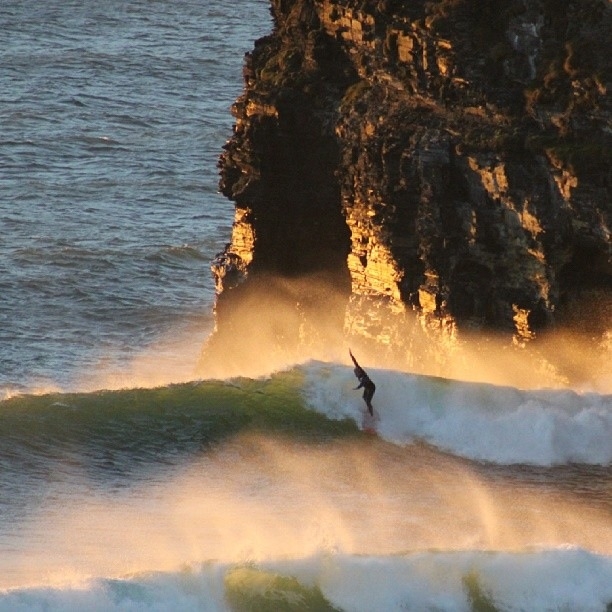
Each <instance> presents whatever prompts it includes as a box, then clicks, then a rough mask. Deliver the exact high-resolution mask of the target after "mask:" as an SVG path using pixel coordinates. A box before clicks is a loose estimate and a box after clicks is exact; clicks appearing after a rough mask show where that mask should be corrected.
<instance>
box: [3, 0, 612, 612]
mask: <svg viewBox="0 0 612 612" xmlns="http://www.w3.org/2000/svg"><path fill="white" fill-rule="evenodd" d="M271 27H272V26H271V20H270V15H269V12H268V3H267V2H266V1H264V0H245V1H244V2H241V3H240V5H236V4H232V3H224V2H221V1H220V0H208V1H207V2H199V1H195V0H186V1H185V2H181V3H174V2H169V1H168V0H155V1H154V2H150V1H147V2H144V1H136V2H130V3H124V2H122V1H120V0H102V1H100V0H97V1H96V2H93V0H86V1H85V2H81V1H79V2H77V1H76V0H69V1H66V2H59V1H55V0H50V1H49V2H45V3H38V4H37V5H36V6H32V5H31V4H29V3H23V2H19V1H17V0H8V1H7V2H4V3H3V4H2V6H1V7H0V41H2V49H3V51H2V56H3V61H2V62H1V63H0V64H1V67H0V85H1V86H2V87H0V90H1V92H2V93H1V94H0V120H1V121H2V125H3V132H2V136H1V137H0V162H1V169H0V184H1V185H2V188H3V190H2V198H0V224H1V230H2V231H1V232H0V235H1V238H0V363H1V367H0V610H2V611H4V610H6V611H11V612H12V611H15V610H17V611H21V610H23V611H31V610H48V611H68V610H69V611H72V610H100V611H106V610H132V611H133V610H139V611H140V610H157V611H165V610H211V611H215V612H216V611H219V612H225V611H242V610H275V611H276V610H342V611H363V612H370V611H382V610H385V611H386V610H389V611H394V610H414V611H418V612H420V611H422V610H439V611H446V610H449V611H474V610H477V611H483V610H487V611H492V610H499V611H502V610H504V611H505V610H530V611H531V610H535V611H539V610H542V611H544V610H546V611H548V610H563V611H566V610H579V611H583V610H584V611H591V610H592V611H601V612H603V611H607V610H610V609H611V607H612V395H610V389H611V388H612V372H611V373H610V377H609V379H605V375H604V377H603V378H601V377H600V378H599V379H598V381H597V385H592V386H589V385H586V384H582V385H580V386H579V387H578V386H576V387H572V386H570V385H568V384H565V383H563V382H562V381H556V380H555V378H554V377H549V378H544V377H540V374H539V373H538V372H534V376H533V380H535V381H536V382H537V380H538V377H540V380H541V381H542V384H539V385H538V384H534V383H533V380H532V381H531V384H529V385H520V384H515V383H514V382H513V380H512V377H511V376H509V375H508V376H505V372H504V367H502V368H501V369H500V370H501V371H500V372H498V374H497V375H496V376H492V375H490V373H489V370H488V369H487V367H486V366H490V367H491V371H492V369H493V365H494V364H493V363H492V362H490V363H482V362H481V366H482V367H478V368H472V371H471V372H469V371H466V369H464V371H462V372H461V374H459V373H458V372H459V370H458V369H452V368H449V369H447V370H442V371H441V372H436V375H435V376H434V375H431V374H428V373H427V372H418V373H417V372H412V371H403V370H402V369H401V368H394V367H390V366H389V365H385V364H381V363H376V362H374V361H370V356H369V355H368V354H366V353H361V352H359V351H358V347H352V348H353V349H354V350H356V351H357V356H358V358H359V360H360V362H361V363H362V365H363V366H364V367H365V368H366V369H367V371H368V374H369V375H370V376H371V377H372V379H373V380H374V381H375V383H376V385H377V391H376V394H375V396H374V407H375V410H376V420H375V427H376V434H375V435H373V434H371V433H367V432H366V431H364V424H365V423H367V422H368V421H367V419H366V420H364V419H365V416H364V403H363V401H362V399H361V391H356V390H355V386H356V385H357V382H356V379H355V377H354V374H353V370H352V364H351V363H350V360H349V356H348V348H349V347H348V346H346V345H344V344H342V343H339V344H338V345H337V346H330V347H328V348H329V351H328V353H327V354H326V355H325V356H324V357H322V356H321V355H308V354H305V355H303V356H302V358H300V359H293V360H288V361H287V363H285V364H278V363H276V364H275V365H274V366H273V367H267V366H266V365H265V364H263V363H262V364H261V365H260V367H259V368H254V370H253V371H251V372H243V373H238V374H236V373H235V372H234V373H232V375H231V377H224V376H220V375H217V373H215V374H214V376H213V375H211V376H208V375H207V373H206V372H202V371H200V370H199V369H198V365H197V364H198V358H199V354H200V351H201V348H202V346H203V344H204V343H205V341H206V338H207V336H208V334H209V333H210V332H211V330H212V327H213V324H214V322H213V317H212V313H213V301H214V285H213V281H212V278H211V275H210V271H209V266H210V262H211V261H212V260H213V258H214V256H215V254H216V253H217V252H219V251H221V250H222V249H223V246H224V244H225V242H226V241H227V240H228V239H229V236H230V233H231V224H232V218H233V208H232V204H231V203H230V202H228V201H226V200H224V198H222V197H221V196H220V195H219V194H218V193H217V168H216V160H217V158H218V155H219V153H220V151H221V147H222V145H223V142H224V141H225V140H226V139H227V138H229V136H230V135H231V129H232V117H231V114H230V111H229V109H230V106H231V104H232V103H233V101H234V100H235V98H236V97H237V96H238V95H239V94H240V91H241V87H242V83H241V78H242V77H241V70H242V62H243V55H244V53H245V52H247V51H249V50H250V49H252V47H253V44H254V41H255V40H256V39H257V38H259V37H261V36H264V35H266V34H267V33H268V32H269V31H270V28H271ZM483 361H484V360H483ZM507 362H508V357H507V356H506V361H505V363H507ZM467 374H469V376H468V375H467Z"/></svg>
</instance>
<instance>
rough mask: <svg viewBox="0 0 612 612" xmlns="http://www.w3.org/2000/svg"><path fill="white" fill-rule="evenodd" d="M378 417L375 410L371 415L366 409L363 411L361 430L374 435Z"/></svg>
mask: <svg viewBox="0 0 612 612" xmlns="http://www.w3.org/2000/svg"><path fill="white" fill-rule="evenodd" d="M378 420H379V417H378V414H377V413H376V411H375V412H374V415H371V414H370V413H369V412H368V411H367V410H366V411H364V413H363V417H362V419H361V431H363V432H364V433H367V434H373V435H376V434H377V433H378V432H377V431H376V424H377V423H378Z"/></svg>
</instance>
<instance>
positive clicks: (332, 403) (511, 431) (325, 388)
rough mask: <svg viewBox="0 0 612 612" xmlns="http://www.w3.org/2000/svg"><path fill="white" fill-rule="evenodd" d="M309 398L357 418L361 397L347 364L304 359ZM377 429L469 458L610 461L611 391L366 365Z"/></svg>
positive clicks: (332, 412) (327, 410)
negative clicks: (530, 387) (498, 382)
mask: <svg viewBox="0 0 612 612" xmlns="http://www.w3.org/2000/svg"><path fill="white" fill-rule="evenodd" d="M305 372H306V381H305V385H304V396H305V400H306V402H307V404H308V405H309V406H310V407H311V408H313V409H315V410H317V411H320V412H323V413H324V414H326V415H327V416H329V417H330V418H351V419H354V420H355V421H356V422H358V423H359V422H361V418H362V411H363V407H364V404H363V401H362V400H361V396H360V394H359V392H356V391H354V386H355V378H354V376H353V373H352V371H351V369H349V368H347V367H346V366H341V365H334V364H323V363H320V362H312V363H310V364H308V365H307V366H305ZM370 373H371V375H372V378H373V380H374V381H375V382H376V385H377V391H376V395H375V397H374V401H373V403H374V406H375V408H376V410H377V412H378V414H379V418H380V421H379V425H378V433H379V435H380V436H382V437H383V438H385V439H386V440H388V441H390V442H394V443H396V444H407V443H411V442H414V441H415V440H422V441H425V442H427V443H429V444H431V445H433V446H435V447H437V448H439V449H441V450H444V451H448V452H451V453H453V454H455V455H458V456H462V457H465V458H468V459H472V460H475V461H483V462H490V463H497V464H529V465H539V466H553V465H565V464H571V463H580V464H591V465H604V466H606V465H610V464H611V463H612V395H601V394H597V393H588V394H579V393H576V392H573V391H568V390H537V391H524V390H520V389H516V388H513V387H500V386H495V385H490V384H484V383H467V382H461V381H454V380H447V379H442V378H434V377H428V376H419V375H412V374H406V373H402V372H397V371H393V370H383V369H379V370H376V369H371V370H370Z"/></svg>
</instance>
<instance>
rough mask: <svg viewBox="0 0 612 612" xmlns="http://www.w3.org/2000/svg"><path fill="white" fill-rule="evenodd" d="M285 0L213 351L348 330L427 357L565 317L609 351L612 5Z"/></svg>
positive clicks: (235, 180) (350, 335)
mask: <svg viewBox="0 0 612 612" xmlns="http://www.w3.org/2000/svg"><path fill="white" fill-rule="evenodd" d="M271 10H272V15H273V20H274V29H273V32H272V33H271V34H270V36H267V37H265V38H263V39H261V40H258V41H257V42H256V43H255V47H254V49H253V51H252V52H251V53H250V54H248V55H247V57H246V61H245V66H244V80H245V89H244V93H243V95H242V96H241V97H240V98H239V99H238V100H237V101H236V103H235V104H234V106H233V114H234V117H235V120H236V124H235V130H234V135H233V137H232V139H231V140H230V141H229V142H228V143H227V144H226V145H225V148H224V152H223V154H222V156H221V159H220V170H221V182H220V186H221V190H222V192H223V193H224V194H225V195H226V196H227V197H228V198H229V199H230V200H233V201H234V202H235V207H236V217H235V223H234V227H233V233H232V237H231V242H230V243H229V244H228V245H227V247H226V249H225V251H224V253H222V254H220V255H219V257H218V258H217V260H216V261H215V262H214V264H213V273H214V275H215V279H216V286H217V304H216V318H217V329H216V331H215V333H214V334H213V336H212V337H211V340H210V341H209V343H208V345H207V347H206V349H205V351H204V362H203V363H204V365H205V366H206V363H208V364H210V363H211V361H216V360H218V359H219V355H220V354H221V353H222V354H224V355H230V354H231V355H233V359H234V360H236V361H235V365H236V367H238V368H239V367H240V366H241V363H240V361H241V360H242V359H243V358H244V360H245V361H248V360H252V359H253V358H254V356H256V355H257V354H258V353H257V351H260V350H261V347H262V346H263V345H262V343H263V342H265V343H266V345H265V346H269V345H270V343H272V345H274V346H275V347H276V349H277V350H278V351H280V353H283V352H287V351H288V352H292V351H294V350H296V348H297V347H298V346H301V345H304V344H306V345H309V344H310V345H312V346H313V347H314V345H315V344H317V343H318V344H319V345H320V346H321V345H322V346H326V345H327V343H329V342H330V341H331V340H330V338H335V339H336V340H337V339H344V340H345V341H346V340H348V341H350V342H352V343H353V345H356V344H361V345H362V346H364V347H365V346H367V347H368V350H369V351H373V350H374V349H375V348H377V349H379V350H378V354H379V355H384V356H386V357H387V358H389V359H391V358H393V359H394V360H395V361H399V362H400V363H405V364H406V365H408V366H410V367H413V368H415V369H418V363H419V361H420V360H422V358H423V355H424V354H425V353H426V352H431V353H432V354H436V355H437V357H436V358H437V359H439V358H440V356H443V355H444V354H445V353H447V352H448V351H449V350H451V349H450V348H449V347H452V346H453V345H456V344H461V342H462V341H464V340H465V341H467V339H468V338H471V337H474V336H475V335H476V334H477V335H478V338H480V339H481V340H482V339H483V338H485V337H490V336H491V334H493V335H494V336H495V337H499V338H501V343H502V344H503V345H513V346H515V347H525V346H526V345H529V346H533V345H537V343H538V342H539V341H540V340H541V341H544V339H546V338H547V337H548V338H550V330H558V329H561V328H563V329H568V330H570V331H571V332H572V333H573V334H577V335H580V336H581V338H582V339H583V340H584V341H585V342H586V344H584V346H583V348H584V349H586V350H589V351H593V353H592V355H593V357H594V359H596V360H597V363H601V359H606V350H609V345H610V344H611V341H610V331H609V329H608V328H609V327H610V326H611V319H612V289H611V287H612V263H611V251H610V248H611V247H610V227H611V216H612V213H611V204H610V202H611V200H612V197H611V196H612V193H611V189H612V169H611V168H612V163H611V162H612V102H611V96H610V89H611V88H612V59H611V58H612V55H611V54H610V51H609V50H610V49H612V3H610V2H609V1H608V0H478V1H476V0H439V1H429V2H425V1H422V0H271ZM485 332H486V333H485ZM251 343H253V344H255V345H256V346H258V347H259V348H258V349H256V352H255V353H250V352H249V351H248V350H246V347H247V346H249V345H250V344H251ZM504 343H505V344H504ZM320 346H319V348H320ZM221 347H223V350H221ZM265 350H266V351H267V350H268V349H265ZM313 350H314V349H313ZM608 357H609V354H608ZM436 358H434V360H435V359H436ZM570 361H571V359H570V357H569V356H566V357H565V362H566V363H565V364H563V363H562V364H561V365H560V366H559V365H558V364H557V365H555V367H559V368H560V369H561V370H562V369H563V368H564V367H565V369H566V370H567V369H570V370H571V365H569V362H570ZM242 365H244V363H242Z"/></svg>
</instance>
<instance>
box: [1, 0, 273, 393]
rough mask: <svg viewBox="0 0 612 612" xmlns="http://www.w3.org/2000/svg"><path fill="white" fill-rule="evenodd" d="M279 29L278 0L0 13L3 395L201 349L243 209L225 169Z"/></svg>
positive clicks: (119, 2)
mask: <svg viewBox="0 0 612 612" xmlns="http://www.w3.org/2000/svg"><path fill="white" fill-rule="evenodd" d="M270 27H271V25H270V15H269V11H268V5H267V2H266V1H265V0H247V1H245V2H241V3H240V4H234V3H227V2H222V1H220V0H219V1H217V0H205V1H189V0H188V1H181V2H180V3H178V2H173V1H170V0H164V1H160V0H158V1H149V0H147V1H136V2H133V1H130V2H127V1H124V0H96V1H93V0H79V1H60V0H51V1H45V2H23V1H18V0H5V1H4V2H3V3H2V4H1V6H0V364H1V367H0V388H4V389H9V388H17V389H20V388H21V389H23V388H32V387H41V386H42V387H47V386H51V387H53V386H58V385H59V386H61V387H66V386H71V385H74V384H77V385H78V384H79V383H78V381H79V380H82V379H83V377H84V376H85V377H87V376H89V375H90V374H91V372H92V371H93V370H99V369H100V368H101V367H105V368H109V367H110V368H116V367H119V368H122V367H125V364H126V363H129V362H130V361H132V360H133V359H134V358H135V356H137V355H139V354H140V353H141V351H142V349H143V348H145V347H149V346H151V345H153V344H154V343H157V342H159V341H160V338H162V337H163V338H172V339H176V338H179V337H188V338H189V341H190V342H191V343H192V346H191V348H190V351H191V352H190V353H189V358H191V357H192V356H193V353H194V351H196V348H195V345H196V344H201V342H203V341H204V339H205V337H206V335H207V333H208V331H209V330H210V314H211V304H212V299H213V283H212V279H211V276H210V272H209V263H210V261H211V259H212V257H213V256H214V254H215V253H216V252H218V251H219V250H220V249H221V248H222V247H223V244H224V243H225V242H226V241H227V240H228V239H229V235H230V228H231V222H232V217H233V206H232V204H231V203H230V202H228V201H227V200H225V199H224V198H223V197H222V196H220V195H219V194H218V193H217V178H218V177H217V168H216V162H217V158H218V155H219V153H220V151H221V147H222V145H223V143H224V141H225V140H226V139H227V138H228V137H229V136H230V134H231V126H232V122H233V118H232V117H231V115H230V111H229V109H230V105H231V104H232V102H233V101H234V99H235V98H236V97H237V96H238V95H239V93H240V91H241V89H242V76H241V70H242V62H243V56H244V53H245V52H246V51H248V50H250V49H251V48H252V46H253V41H254V40H255V39H256V38H258V37H260V36H262V35H264V34H266V33H268V31H269V30H270ZM164 342H166V341H164ZM185 367H186V368H187V367H188V365H187V364H185Z"/></svg>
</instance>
